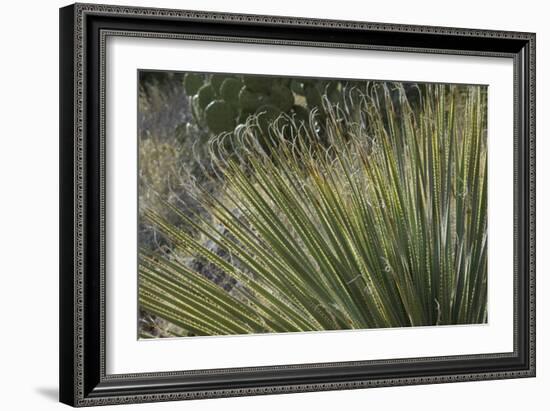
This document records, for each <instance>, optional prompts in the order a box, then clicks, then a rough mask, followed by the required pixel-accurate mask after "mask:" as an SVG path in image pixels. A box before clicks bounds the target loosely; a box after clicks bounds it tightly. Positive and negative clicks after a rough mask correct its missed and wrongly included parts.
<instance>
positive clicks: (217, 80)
mask: <svg viewBox="0 0 550 411" xmlns="http://www.w3.org/2000/svg"><path fill="white" fill-rule="evenodd" d="M228 78H231V77H230V75H229V74H218V73H215V74H212V76H210V84H211V85H212V87H214V91H215V92H216V94H220V89H221V86H222V83H223V82H224V81H225V80H226V79H228Z"/></svg>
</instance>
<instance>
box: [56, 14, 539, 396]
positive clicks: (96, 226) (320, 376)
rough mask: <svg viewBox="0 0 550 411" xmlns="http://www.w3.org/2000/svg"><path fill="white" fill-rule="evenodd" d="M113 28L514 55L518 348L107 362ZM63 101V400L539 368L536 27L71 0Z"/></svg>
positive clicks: (164, 35)
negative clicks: (151, 367)
mask: <svg viewBox="0 0 550 411" xmlns="http://www.w3.org/2000/svg"><path fill="white" fill-rule="evenodd" d="M111 37H127V38H152V39H173V40H177V39H187V40H193V41H197V42H208V41H216V42H222V43H232V44H260V45H282V46H290V47H294V46H299V47H319V48H327V49H341V50H351V49H355V50H371V51H380V52H388V53H392V52H399V53H412V54H415V53H423V54H427V55H434V56H436V55H444V56H479V57H484V58H488V59H492V58H494V59H499V58H502V59H508V60H510V61H511V62H512V64H513V89H514V91H513V106H514V107H513V117H514V118H513V146H514V147H513V162H514V164H513V180H514V181H513V203H514V204H513V221H510V224H512V225H513V237H514V238H513V243H514V245H513V254H514V255H513V281H514V285H513V319H511V321H513V350H512V351H510V352H494V353H487V352H484V353H474V354H465V355H462V354H460V355H445V356H437V355H433V356H432V355H428V356H423V357H414V358H395V359H391V358H390V359H388V358H377V359H369V360H362V359H361V358H357V360H354V361H345V362H341V361H338V362H332V361H329V362H316V363H304V364H291V365H288V364H283V363H282V364H276V365H269V366H251V367H234V368H209V369H201V370H193V369H184V370H177V369H174V370H171V371H159V372H143V373H122V374H110V373H108V372H107V368H106V356H107V355H109V354H108V353H107V351H108V349H107V344H106V338H107V335H106V334H107V333H108V332H109V328H108V327H107V325H106V318H107V310H108V309H109V308H108V307H107V305H106V292H107V290H106V275H108V274H107V273H106V259H108V258H109V256H108V248H107V247H106V242H105V239H106V231H107V230H109V224H108V223H109V221H110V220H109V216H108V215H106V206H105V200H106V196H107V195H109V194H108V192H107V191H106V188H105V184H106V160H105V159H106V156H108V155H109V153H108V152H107V151H108V150H107V148H106V147H107V146H106V138H107V139H108V136H106V114H107V109H106V104H105V103H106V91H108V90H107V87H109V85H108V83H109V80H108V78H107V76H108V75H109V72H108V71H107V70H106V58H108V57H107V56H106V47H107V46H106V42H107V40H108V39H109V38H111ZM60 101H61V102H60V213H61V226H60V235H61V240H60V241H61V243H60V249H61V255H60V400H61V402H63V403H66V404H69V405H73V406H78V407H80V406H92V405H107V404H124V403H138V402H151V401H171V400H183V399H199V398H216V397H229V396H245V395H260V394H276V393H291V392H304V391H323V390H338V389H356V388H368V387H382V386H397V385H413V384H434V383H448V382H458V381H476V380H489V379H505V378H522V377H534V376H535V34H533V33H523V32H507V31H489V30H476V29H462V28H446V27H427V26H413V25H396V24H384V23H367V22H351V21H333V20H314V19H305V18H293V17H278V16H259V15H240V14H225V13H214V12H199V11H183V10H167V9H153V8H137V7H125V6H107V5H95V4H75V5H71V6H67V7H64V8H62V9H61V10H60ZM133 104H135V103H133ZM136 298H137V297H136ZM265 338H269V336H267V337H265Z"/></svg>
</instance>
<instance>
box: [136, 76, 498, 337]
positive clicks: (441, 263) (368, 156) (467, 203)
mask: <svg viewBox="0 0 550 411" xmlns="http://www.w3.org/2000/svg"><path fill="white" fill-rule="evenodd" d="M409 93H410V92H409ZM352 95H355V96H356V97H355V98H353V101H351V99H352V97H351V96H352ZM349 96H350V97H349V98H350V101H347V102H345V103H344V104H342V105H336V106H334V105H330V103H329V102H328V100H325V106H326V107H325V112H326V113H328V114H327V115H326V124H323V130H324V131H323V136H322V138H321V137H319V135H318V133H317V132H316V130H317V129H319V127H318V124H316V121H317V120H316V116H315V113H311V116H310V121H309V122H303V121H301V122H300V121H297V120H296V119H294V118H291V117H288V116H282V117H281V118H279V119H278V120H276V121H274V122H273V123H272V124H271V127H270V129H269V132H268V133H265V132H262V127H259V126H258V122H259V119H258V117H251V118H249V120H248V121H247V123H246V124H245V125H243V126H242V127H238V128H237V130H236V131H235V132H233V133H231V134H223V135H220V136H218V137H217V138H215V139H213V140H212V141H211V143H210V152H211V157H212V162H213V164H214V169H215V170H216V177H214V178H215V179H218V180H219V182H220V183H221V187H222V190H221V192H219V193H211V192H209V191H208V190H206V189H202V188H201V186H200V185H198V186H197V193H196V194H195V196H196V197H197V199H198V201H200V202H201V204H202V206H203V208H204V210H207V213H197V214H196V215H194V216H193V215H191V216H190V215H189V213H186V212H183V210H181V209H180V208H179V207H176V206H174V205H171V204H170V203H168V202H166V203H165V206H166V207H169V208H170V209H171V211H172V212H173V213H175V214H176V215H177V216H178V217H179V218H180V219H181V221H182V223H184V224H182V226H185V227H187V229H181V228H178V226H176V225H174V224H172V223H170V222H169V221H168V220H167V219H166V218H165V217H163V215H162V213H160V212H159V211H158V210H154V209H145V210H142V218H144V219H145V220H146V221H147V222H148V223H149V224H150V225H152V226H153V227H155V228H156V230H158V232H160V233H162V234H163V235H164V236H165V237H166V238H167V239H168V240H169V241H170V244H171V247H170V251H169V252H163V253H159V252H152V251H150V250H145V249H142V250H141V253H140V260H139V302H140V306H141V308H142V309H143V310H146V311H148V312H150V313H153V314H155V315H156V316H158V317H160V318H162V319H164V320H165V321H168V322H169V323H172V324H174V325H175V326H176V327H175V329H176V330H181V332H176V333H175V334H176V335H179V334H181V335H226V334H248V333H266V332H293V331H312V330H336V329H360V328H379V327H406V326H420V325H422V326H426V325H443V324H472V323H482V322H485V321H486V320H487V215H486V214H487V213H486V212H487V147H486V132H487V131H486V90H485V89H484V88H482V87H478V86H454V85H421V86H419V87H418V96H419V98H418V101H419V103H418V105H415V106H414V107H412V106H411V104H409V99H408V98H407V93H406V92H405V90H404V88H403V86H402V84H400V83H395V84H388V83H370V84H367V85H366V86H365V88H364V90H354V93H351V92H350V93H349ZM357 96H358V97H357ZM348 104H349V105H350V106H351V105H353V110H348V109H347V108H346V106H347V105H348ZM189 227H191V229H189ZM206 243H208V244H214V245H215V246H216V250H218V251H219V250H222V251H223V253H221V252H216V251H213V249H212V247H209V246H207V245H206ZM189 258H193V259H198V260H200V261H203V262H204V263H205V264H210V265H212V266H213V267H216V269H218V270H220V271H221V272H223V273H224V275H226V276H229V277H230V278H232V279H234V280H235V286H234V287H233V288H232V289H230V290H227V289H225V288H223V287H221V286H220V285H218V284H216V283H215V282H213V281H211V280H210V279H208V278H206V277H205V276H203V275H202V274H201V273H199V272H198V271H197V270H195V269H194V268H193V265H192V264H189V263H188V261H189Z"/></svg>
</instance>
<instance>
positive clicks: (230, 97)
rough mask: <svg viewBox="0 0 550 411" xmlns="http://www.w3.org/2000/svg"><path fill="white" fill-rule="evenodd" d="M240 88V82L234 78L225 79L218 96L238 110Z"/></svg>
mask: <svg viewBox="0 0 550 411" xmlns="http://www.w3.org/2000/svg"><path fill="white" fill-rule="evenodd" d="M241 88H242V82H241V81H240V80H239V79H236V78H232V77H229V78H226V79H225V80H224V81H223V82H222V85H221V86H220V96H221V97H222V98H223V99H224V100H225V101H227V102H228V103H229V104H231V105H232V106H234V107H235V108H238V106H239V93H240V91H241Z"/></svg>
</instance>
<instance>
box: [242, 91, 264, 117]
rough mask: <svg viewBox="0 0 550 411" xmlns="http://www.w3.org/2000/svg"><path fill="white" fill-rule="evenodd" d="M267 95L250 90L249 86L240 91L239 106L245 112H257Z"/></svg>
mask: <svg viewBox="0 0 550 411" xmlns="http://www.w3.org/2000/svg"><path fill="white" fill-rule="evenodd" d="M264 100H265V97H264V96H262V95H261V94H259V93H256V92H254V91H252V90H250V89H249V88H248V87H247V86H245V87H243V88H242V89H241V91H240V92H239V106H240V108H241V110H242V111H243V112H245V113H249V114H250V113H253V112H255V111H256V110H257V109H258V108H259V107H260V106H261V105H262V103H263V102H264Z"/></svg>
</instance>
